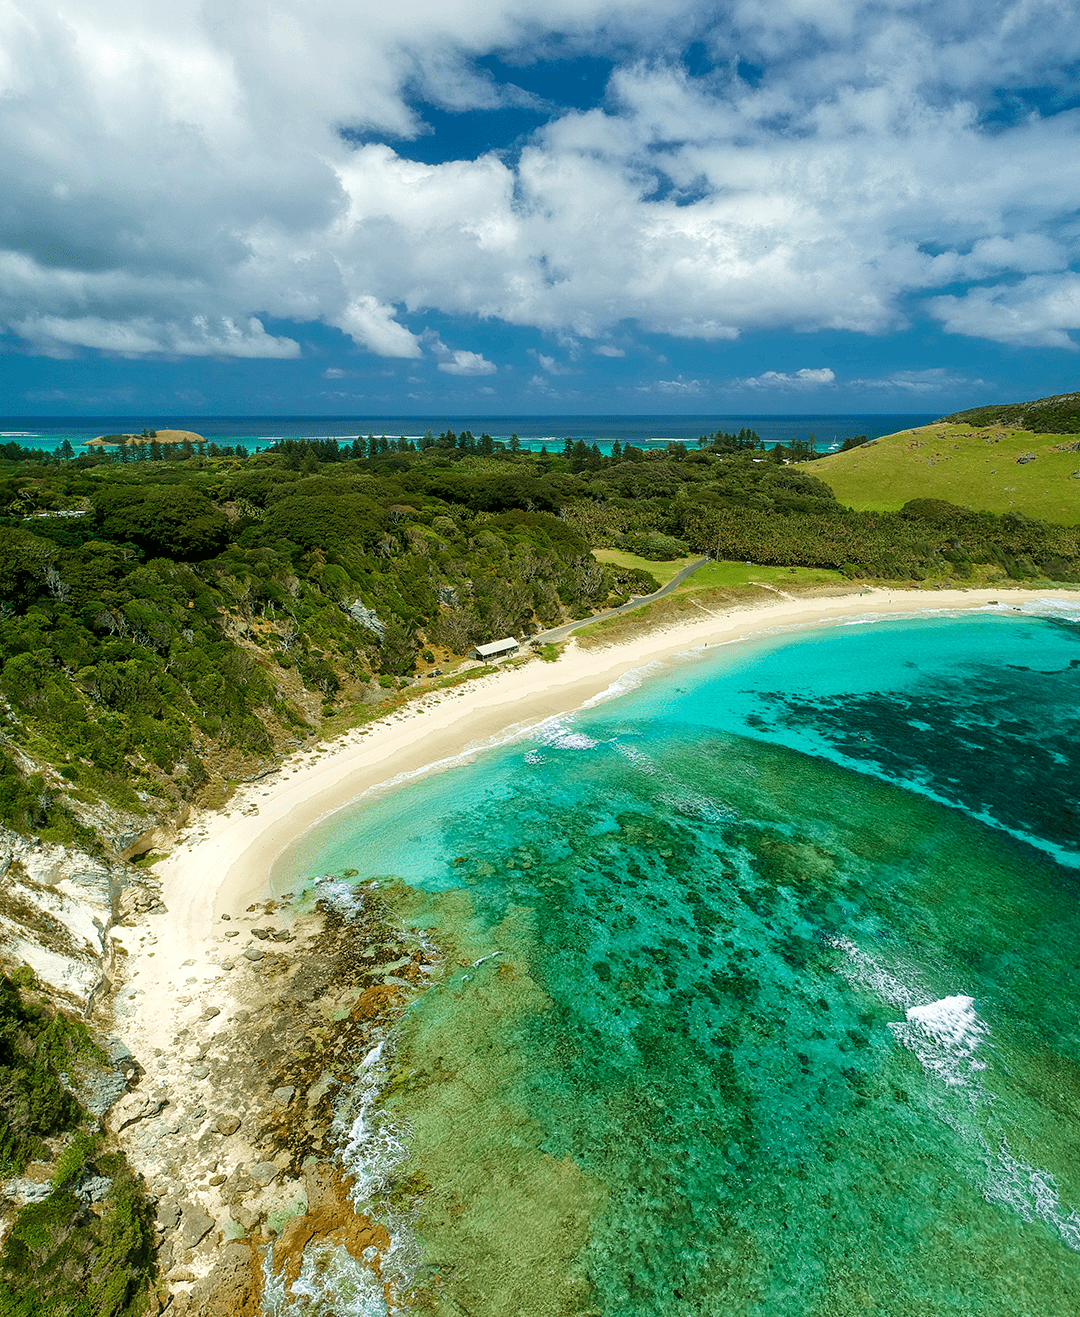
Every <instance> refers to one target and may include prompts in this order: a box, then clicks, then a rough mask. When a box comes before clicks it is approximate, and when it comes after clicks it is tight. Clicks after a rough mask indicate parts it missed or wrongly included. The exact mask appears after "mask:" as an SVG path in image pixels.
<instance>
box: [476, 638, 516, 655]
mask: <svg viewBox="0 0 1080 1317" xmlns="http://www.w3.org/2000/svg"><path fill="white" fill-rule="evenodd" d="M517 647H518V642H517V641H516V640H515V639H514V637H513V636H507V637H506V638H505V639H503V640H493V641H491V642H490V644H487V645H477V646H476V653H477V654H479V655H480V657H481V658H489V657H490V656H491V655H493V654H505V653H506V652H507V650H511V649H517Z"/></svg>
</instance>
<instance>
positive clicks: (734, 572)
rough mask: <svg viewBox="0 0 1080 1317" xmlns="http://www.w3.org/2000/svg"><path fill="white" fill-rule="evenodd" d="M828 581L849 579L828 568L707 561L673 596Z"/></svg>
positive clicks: (844, 582)
mask: <svg viewBox="0 0 1080 1317" xmlns="http://www.w3.org/2000/svg"><path fill="white" fill-rule="evenodd" d="M671 575H672V576H674V575H675V573H674V572H672V573H671ZM667 579H668V580H670V579H671V577H670V576H669V577H668V578H667ZM832 584H836V585H841V586H845V587H847V586H849V585H850V582H849V581H848V580H847V578H846V577H843V576H841V575H840V573H839V572H834V571H831V570H830V569H829V568H828V567H759V566H758V565H757V564H756V563H750V564H747V563H742V562H708V563H706V564H705V566H704V567H699V568H698V569H697V571H696V572H695V573H694V574H693V576H688V577H687V578H686V580H685V581H683V583H682V585H680V586H679V587H678V588H677V589H676V590H675V592H674V596H673V597H674V598H678V596H679V595H681V594H688V593H691V592H693V593H697V592H698V591H700V590H737V589H740V588H742V587H745V586H750V585H763V586H765V588H766V589H768V588H769V587H770V586H771V587H772V588H773V589H774V590H786V589H790V588H794V589H796V590H799V589H806V588H807V587H809V586H815V585H832Z"/></svg>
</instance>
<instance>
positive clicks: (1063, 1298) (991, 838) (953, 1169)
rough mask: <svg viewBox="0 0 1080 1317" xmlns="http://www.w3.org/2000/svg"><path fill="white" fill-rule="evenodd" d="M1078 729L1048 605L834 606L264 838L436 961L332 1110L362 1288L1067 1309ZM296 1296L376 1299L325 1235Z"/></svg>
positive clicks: (544, 1301) (1076, 1093)
mask: <svg viewBox="0 0 1080 1317" xmlns="http://www.w3.org/2000/svg"><path fill="white" fill-rule="evenodd" d="M1078 744H1080V607H1078V606H1077V604H1076V602H1075V601H1072V602H1071V603H1070V602H1066V603H1064V604H1059V605H1050V604H1047V605H1044V606H1040V607H1039V608H1034V607H1031V606H1028V607H1026V608H1024V609H1020V610H1014V609H1013V608H1011V607H1008V606H1001V607H997V608H990V609H986V610H982V611H980V612H978V613H967V614H963V615H954V616H949V615H941V616H927V615H925V614H923V615H921V616H919V617H917V618H910V619H897V618H889V619H875V618H873V617H870V616H868V617H865V618H862V619H857V620H853V621H852V620H849V621H848V622H846V623H844V624H838V625H835V626H831V627H827V628H819V629H814V630H809V631H798V632H794V633H788V634H781V635H765V636H762V637H759V638H757V639H753V640H750V641H746V642H742V643H739V644H733V645H729V646H723V647H720V648H716V649H714V648H710V649H708V650H705V651H696V652H692V653H689V654H687V655H684V656H682V657H681V658H680V659H678V660H675V661H674V662H672V663H670V664H668V665H666V666H664V667H657V668H656V669H655V670H646V671H643V672H640V673H637V674H631V676H630V677H628V678H627V679H624V680H623V681H622V682H621V683H619V685H618V687H617V688H615V689H613V690H611V691H609V692H608V694H607V696H606V697H605V698H602V699H600V700H597V701H594V702H593V703H592V705H591V707H587V708H583V709H581V710H579V711H578V712H577V713H576V714H574V715H573V716H570V717H567V718H562V719H558V720H554V721H552V722H549V723H547V724H545V725H544V726H542V727H539V728H537V729H534V730H533V731H532V732H530V733H528V734H526V735H525V736H524V737H521V738H519V739H516V740H513V741H511V742H508V743H506V744H502V745H497V746H491V747H487V748H485V749H483V750H481V751H479V752H478V753H476V754H472V755H469V756H463V758H462V762H461V763H460V765H459V766H457V767H453V768H451V769H449V770H448V771H445V772H442V773H440V774H438V775H432V776H427V777H422V778H419V779H417V780H415V781H412V782H410V783H408V784H405V785H399V786H398V787H397V788H396V789H394V790H392V791H389V790H388V791H384V792H382V793H380V792H374V793H369V794H368V795H367V796H365V797H364V798H362V799H361V800H359V801H358V802H356V803H355V804H354V805H352V806H350V807H348V808H346V809H344V810H342V811H339V812H338V813H336V814H334V815H333V816H331V817H330V818H328V819H326V820H324V821H323V822H322V823H321V824H320V825H319V826H318V827H317V828H315V829H314V830H312V831H311V832H309V833H307V834H305V835H304V836H303V837H301V838H299V839H298V840H297V842H296V843H295V844H294V846H293V847H292V849H291V850H290V851H289V852H288V853H287V854H286V855H285V856H284V857H283V858H282V860H281V861H280V862H279V863H278V865H277V866H276V868H275V871H274V874H273V885H274V887H275V889H276V890H277V891H279V892H280V891H284V890H286V887H288V888H289V889H291V890H294V891H297V890H300V889H304V888H306V889H307V891H308V893H309V897H308V899H309V900H312V899H314V898H315V897H316V896H318V895H322V896H324V897H330V898H331V899H336V900H341V901H348V900H350V899H353V896H352V894H353V893H354V892H355V891H356V890H357V888H358V887H368V886H370V885H372V884H374V885H375V887H376V889H377V890H378V891H379V892H380V893H381V894H382V895H383V897H384V899H385V900H387V901H388V902H389V903H390V904H391V906H392V907H393V908H394V909H395V910H396V911H397V913H398V915H399V916H400V918H401V919H402V920H403V921H404V923H405V924H406V925H408V926H409V927H411V928H413V929H416V930H420V931H422V933H423V935H424V936H425V937H430V938H432V939H434V940H435V941H436V942H437V943H438V944H439V945H441V946H442V947H443V948H444V949H445V952H446V963H445V970H444V974H443V977H442V980H441V982H439V983H438V984H437V986H435V987H432V988H430V989H429V990H428V991H427V992H425V993H424V994H423V995H422V996H421V997H420V998H419V999H418V1000H417V1001H416V1002H415V1003H414V1004H413V1005H412V1006H411V1007H410V1009H409V1011H408V1012H407V1014H406V1016H405V1019H404V1021H403V1023H402V1024H401V1025H400V1026H399V1027H398V1028H397V1030H396V1031H395V1033H394V1035H393V1036H391V1037H390V1038H388V1039H387V1040H386V1041H385V1043H384V1044H383V1045H382V1047H381V1048H380V1049H378V1050H377V1051H376V1052H373V1053H371V1054H369V1055H368V1056H367V1057H366V1058H360V1057H358V1058H357V1083H356V1087H355V1089H354V1090H353V1091H352V1092H350V1093H348V1094H345V1095H343V1096H342V1098H341V1103H340V1110H339V1130H340V1132H341V1139H342V1142H341V1154H342V1157H343V1158H344V1160H345V1161H346V1163H347V1165H348V1167H349V1169H350V1171H351V1172H352V1173H353V1174H354V1175H356V1177H357V1179H356V1183H357V1185H358V1186H360V1193H361V1198H362V1200H363V1205H364V1206H365V1208H366V1210H370V1211H373V1212H374V1213H375V1214H376V1215H379V1214H380V1213H381V1214H382V1216H383V1218H384V1219H385V1220H386V1221H387V1222H388V1224H389V1225H390V1227H391V1233H392V1234H393V1235H394V1238H395V1247H394V1250H393V1252H392V1254H391V1256H390V1257H388V1258H387V1259H385V1260H384V1264H383V1266H384V1277H385V1276H391V1277H393V1278H395V1280H396V1283H397V1285H398V1287H399V1288H398V1293H399V1295H402V1296H408V1295H411V1296H412V1299H413V1300H414V1301H415V1305H416V1307H415V1310H417V1311H421V1310H422V1311H426V1312H439V1313H445V1314H459V1313H468V1314H471V1315H472V1317H479V1315H480V1314H485V1315H487V1314H490V1315H492V1317H494V1315H495V1314H506V1315H507V1317H509V1315H511V1314H566V1317H585V1315H586V1314H591V1315H592V1317H683V1315H685V1317H689V1315H690V1314H702V1315H706V1317H855V1314H865V1313H873V1314H875V1315H876V1317H913V1315H916V1314H917V1315H918V1317H946V1315H948V1317H952V1315H953V1314H956V1315H957V1317H959V1314H972V1313H981V1314H987V1315H992V1317H1075V1314H1076V1313H1077V1312H1080V826H1078V814H1077V810H1078V797H1080V766H1078V762H1077V745H1078ZM345 871H355V872H354V873H352V874H350V876H348V877H338V878H334V877H333V876H332V875H334V874H338V875H343V874H344V873H345ZM317 880H318V881H317ZM403 1177H411V1180H410V1183H411V1184H413V1185H414V1186H415V1185H416V1184H421V1185H422V1186H423V1187H424V1192H423V1196H422V1201H421V1203H420V1206H419V1208H418V1209H417V1210H416V1211H414V1212H412V1213H411V1214H409V1215H404V1216H403V1215H402V1214H401V1213H400V1212H399V1213H397V1214H396V1215H395V1209H394V1206H393V1204H394V1202H395V1201H398V1200H397V1199H395V1197H394V1186H395V1184H398V1183H400V1182H401V1181H402V1178H403ZM320 1268H321V1270H320ZM304 1285H305V1286H306V1289H305V1292H304V1295H303V1296H302V1300H301V1299H298V1298H297V1297H296V1296H295V1295H294V1296H293V1298H292V1299H288V1300H287V1299H286V1296H284V1295H282V1296H279V1299H278V1300H277V1301H275V1303H274V1304H273V1305H272V1308H273V1310H274V1311H278V1312H282V1313H285V1312H297V1313H299V1312H304V1313H311V1314H315V1313H322V1314H329V1313H331V1312H333V1313H335V1314H337V1317H343V1314H344V1313H346V1312H348V1313H356V1314H361V1313H363V1314H368V1313H375V1312H379V1313H385V1311H386V1307H385V1299H384V1298H383V1291H382V1288H381V1283H380V1284H378V1285H377V1284H375V1281H374V1278H373V1277H372V1276H370V1275H369V1276H368V1277H367V1278H366V1279H365V1276H364V1275H363V1274H361V1271H360V1270H359V1269H357V1267H356V1266H355V1264H352V1263H351V1262H350V1261H349V1260H348V1258H347V1257H346V1256H345V1255H341V1256H340V1257H334V1256H330V1255H327V1256H326V1257H324V1258H323V1259H322V1260H321V1262H320V1263H319V1265H318V1266H316V1267H314V1268H313V1269H309V1271H308V1272H307V1273H306V1279H305V1280H304ZM380 1303H382V1304H383V1307H381V1308H380V1307H379V1304H380ZM424 1305H426V1306H424Z"/></svg>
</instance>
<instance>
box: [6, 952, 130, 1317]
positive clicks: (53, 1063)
mask: <svg viewBox="0 0 1080 1317" xmlns="http://www.w3.org/2000/svg"><path fill="white" fill-rule="evenodd" d="M32 989H33V976H32V975H31V974H30V973H29V971H27V970H25V969H24V970H22V971H21V972H19V973H17V974H16V976H15V978H14V979H9V978H7V977H2V976H0V1176H2V1177H3V1178H4V1179H5V1180H6V1179H8V1178H9V1177H17V1176H20V1175H22V1174H23V1173H24V1172H26V1171H27V1170H28V1168H29V1167H30V1165H31V1163H34V1164H36V1165H37V1166H39V1167H41V1168H43V1169H48V1170H49V1171H50V1173H51V1175H50V1178H49V1179H48V1180H47V1181H46V1182H45V1183H43V1184H40V1188H41V1189H43V1190H44V1194H43V1195H38V1196H37V1200H36V1201H31V1202H30V1203H28V1204H27V1206H25V1207H23V1209H22V1210H21V1211H20V1212H19V1213H18V1215H17V1216H16V1217H15V1220H14V1223H13V1225H12V1228H11V1230H10V1231H9V1232H8V1234H7V1236H6V1238H5V1239H4V1242H3V1247H2V1250H0V1312H3V1313H4V1314H5V1315H6V1317H54V1315H55V1317H136V1314H139V1313H142V1312H144V1311H145V1310H146V1307H147V1291H148V1286H149V1283H150V1280H151V1278H152V1274H153V1247H152V1244H153V1228H152V1225H151V1218H150V1207H149V1204H148V1202H147V1199H146V1195H145V1190H144V1189H143V1187H142V1185H141V1184H140V1182H139V1181H138V1180H137V1179H136V1177H135V1176H133V1175H132V1173H131V1171H130V1169H129V1168H128V1166H127V1164H126V1162H125V1159H124V1157H123V1155H122V1154H121V1153H119V1152H118V1151H116V1150H115V1149H110V1148H109V1147H108V1145H107V1143H106V1141H105V1140H104V1138H103V1137H102V1136H101V1135H99V1134H96V1133H95V1132H94V1128H93V1121H92V1119H91V1118H90V1116H89V1114H88V1112H87V1110H86V1108H85V1106H84V1105H83V1103H82V1101H81V1100H80V1098H79V1097H78V1095H77V1092H76V1088H77V1083H78V1077H79V1072H83V1073H85V1072H86V1071H88V1070H89V1071H93V1070H95V1069H101V1068H104V1067H105V1062H106V1058H105V1056H104V1054H103V1053H102V1052H101V1051H100V1050H99V1049H98V1047H97V1046H96V1045H95V1044H94V1042H93V1041H92V1039H91V1037H90V1034H89V1032H88V1030H87V1028H86V1026H85V1025H83V1024H82V1023H81V1022H80V1021H78V1020H72V1019H69V1018H67V1016H65V1015H64V1014H62V1013H61V1012H59V1011H57V1010H56V1009H55V1008H54V1007H52V1006H50V1005H49V1004H48V1003H46V1002H44V1001H34V1000H33V995H34V994H33V991H32ZM31 1183H32V1184H33V1187H34V1188H38V1187H39V1185H38V1183H35V1182H31Z"/></svg>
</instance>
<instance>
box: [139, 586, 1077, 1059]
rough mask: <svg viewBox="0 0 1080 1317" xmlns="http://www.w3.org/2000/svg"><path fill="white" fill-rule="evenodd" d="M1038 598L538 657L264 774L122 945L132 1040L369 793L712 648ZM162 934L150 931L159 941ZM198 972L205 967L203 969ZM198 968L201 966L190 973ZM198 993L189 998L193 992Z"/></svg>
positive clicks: (233, 803)
mask: <svg viewBox="0 0 1080 1317" xmlns="http://www.w3.org/2000/svg"><path fill="white" fill-rule="evenodd" d="M1053 598H1054V596H1053V595H1052V594H1051V593H1049V592H1047V591H1045V590H1041V591H1037V590H1002V589H985V590H974V589H973V590H935V591H933V593H932V594H931V593H929V592H927V591H923V590H892V589H889V588H887V587H875V588H869V589H867V590H864V591H863V592H862V593H858V594H855V593H853V594H849V595H842V596H831V597H815V598H809V599H799V598H790V597H789V598H784V599H780V600H777V602H775V603H766V604H757V605H751V606H746V605H741V606H736V607H731V608H727V609H724V610H723V611H717V612H715V613H708V612H705V611H703V616H702V617H701V619H700V621H696V620H695V621H693V622H683V623H678V624H675V625H671V626H669V627H666V628H658V629H657V630H655V631H652V632H650V633H648V634H647V635H645V636H640V637H636V638H634V639H632V640H629V641H624V642H621V643H613V644H611V645H608V646H605V647H603V648H597V649H591V650H582V649H581V648H579V647H578V646H576V645H575V644H574V643H573V642H572V641H571V643H570V644H569V645H568V648H567V650H566V652H564V653H563V654H562V655H561V656H560V658H559V659H558V660H557V661H556V662H554V663H545V662H541V661H539V660H535V661H533V662H529V663H527V664H525V665H523V666H522V667H519V668H514V669H510V670H502V671H499V672H495V673H492V674H490V675H489V676H486V677H481V678H476V679H475V680H473V681H471V682H469V683H467V684H466V685H463V686H460V687H455V688H451V689H445V690H441V691H433V692H431V693H430V694H428V695H425V696H423V697H421V698H419V699H417V700H416V701H415V702H414V703H412V704H410V705H408V706H406V707H405V708H404V709H399V710H397V711H395V712H394V713H391V714H388V715H387V716H386V717H385V718H382V719H380V720H378V721H377V722H375V723H372V724H369V725H368V727H367V728H365V729H357V730H354V731H351V732H347V733H345V734H343V735H342V736H340V737H338V738H337V739H336V740H334V741H332V742H330V743H329V744H327V745H326V746H320V747H315V748H314V749H309V750H303V751H298V752H297V753H296V754H294V755H292V756H291V757H290V758H289V759H286V760H285V761H283V763H282V764H281V765H280V766H279V767H278V768H277V769H275V770H274V771H273V772H272V773H270V774H268V775H267V776H266V777H264V778H262V779H260V780H258V781H255V782H251V783H248V784H245V785H243V786H241V787H240V788H238V789H237V791H236V793H235V795H234V796H233V798H232V799H231V800H230V802H229V804H228V805H227V807H226V808H225V809H224V810H221V811H216V812H213V813H206V814H203V815H200V816H199V817H197V818H196V819H194V820H193V822H192V823H191V824H190V826H189V827H188V828H187V830H186V833H185V835H183V836H181V837H180V838H179V840H178V842H177V844H176V845H175V847H174V849H173V851H172V853H171V854H170V855H169V856H168V858H167V859H166V860H163V861H162V862H160V864H159V865H158V866H156V867H157V872H158V873H159V875H160V877H161V879H162V895H163V900H164V903H165V907H166V913H162V914H158V915H154V916H151V917H150V918H149V919H148V920H147V923H146V928H147V929H149V930H152V936H153V938H154V942H153V958H150V956H149V955H148V954H147V953H148V950H149V945H150V944H148V943H147V942H145V941H144V942H143V943H142V944H141V945H139V944H138V934H137V930H129V932H130V933H131V934H132V936H125V937H124V939H123V940H124V942H125V943H126V944H127V950H128V952H129V959H128V963H127V966H126V971H127V972H126V973H125V979H126V980H127V982H128V983H129V984H133V983H134V982H135V977H136V972H137V978H138V984H137V986H138V988H139V990H140V991H139V997H140V1001H139V1007H138V1011H137V1017H138V1018H137V1021H132V1024H133V1025H134V1030H132V1032H133V1033H136V1034H138V1035H141V1040H142V1041H143V1042H144V1043H145V1044H146V1045H147V1046H153V1047H156V1048H161V1049H164V1050H165V1051H169V1050H171V1042H172V1034H173V1031H174V1028H175V1018H176V993H177V989H178V986H179V984H180V982H181V981H186V982H188V983H192V981H193V977H194V978H196V979H198V980H201V982H200V983H199V986H197V987H194V991H195V992H196V993H198V992H199V990H200V988H201V987H205V986H208V985H209V983H210V982H217V983H221V976H220V974H219V973H217V972H216V971H217V966H216V965H215V964H214V963H213V961H212V952H213V950H214V947H215V943H216V941H217V938H216V936H215V935H216V933H220V932H221V931H222V928H221V924H220V923H219V921H220V920H222V919H229V920H231V919H235V918H236V917H237V916H239V915H240V914H241V913H242V912H243V911H245V910H246V908H247V907H248V906H249V905H250V904H251V903H253V902H255V901H257V900H259V899H265V898H266V897H268V896H271V895H273V893H272V892H270V891H269V890H268V885H269V879H270V872H271V869H272V867H273V865H274V862H275V861H276V860H277V859H278V857H279V856H280V855H281V854H282V853H283V852H284V851H285V849H286V848H287V847H288V846H289V844H290V843H291V842H292V841H294V840H295V839H296V838H297V837H299V836H300V835H302V834H303V833H304V832H306V831H307V830H308V829H309V828H310V827H312V826H313V825H314V824H315V823H316V822H318V821H319V820H320V819H322V818H324V817H326V815H328V814H330V813H332V812H334V811H335V810H338V809H340V808H342V807H343V806H345V805H348V804H349V803H350V802H351V801H354V800H356V799H357V798H358V797H359V796H361V795H362V794H363V793H364V792H366V791H369V790H371V789H373V788H377V787H390V786H391V785H392V784H393V783H394V782H395V781H401V780H403V779H404V778H407V777H411V776H414V775H416V774H419V773H422V772H425V771H439V770H440V768H445V767H448V766H449V765H450V764H451V763H453V762H456V761H457V760H458V759H460V757H461V756H462V755H463V754H467V753H469V752H470V751H471V750H475V751H476V752H477V753H480V752H482V750H483V749H484V747H485V746H486V745H490V744H493V743H496V742H504V741H505V740H507V739H508V738H509V737H512V736H514V735H520V734H523V733H524V732H525V731H526V730H527V729H528V728H530V727H534V726H536V725H537V724H539V723H541V722H544V721H545V720H547V719H549V718H552V717H557V716H560V715H565V714H568V713H571V712H573V711H574V710H575V709H578V708H580V707H581V706H582V705H583V704H584V703H585V702H586V701H588V700H592V699H594V698H595V697H596V696H598V695H601V694H603V693H604V692H605V691H606V690H607V689H608V688H609V687H610V686H611V685H612V684H613V683H614V682H616V681H618V680H619V679H620V678H621V677H623V676H624V675H625V674H626V673H627V672H630V671H632V670H634V669H637V668H641V667H644V666H646V665H648V664H650V663H654V662H657V661H660V662H663V661H666V660H670V659H672V658H673V657H675V656H676V655H677V654H679V653H681V652H684V651H687V650H690V649H694V648H699V647H705V646H708V645H714V644H731V643H735V642H738V641H741V640H749V639H751V638H754V637H757V636H761V635H763V634H766V633H770V632H775V631H776V630H778V629H783V630H787V629H789V628H790V629H802V628H807V627H813V626H822V625H828V624H830V623H834V622H842V621H844V620H845V619H848V618H853V617H856V616H858V615H860V614H869V615H878V616H880V615H883V614H905V613H907V614H916V613H920V612H954V611H958V610H964V609H976V608H985V607H986V606H987V605H989V604H991V603H993V602H995V601H999V600H1000V601H1002V602H1003V603H1007V604H1008V605H1012V606H1019V605H1022V604H1026V603H1036V602H1039V601H1042V600H1045V601H1047V602H1048V603H1049V602H1050V600H1051V599H1053ZM150 935H151V934H149V933H148V934H147V936H150ZM196 964H197V966H198V968H195V967H194V966H195V965H196ZM189 967H190V968H189ZM189 990H190V989H189Z"/></svg>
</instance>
